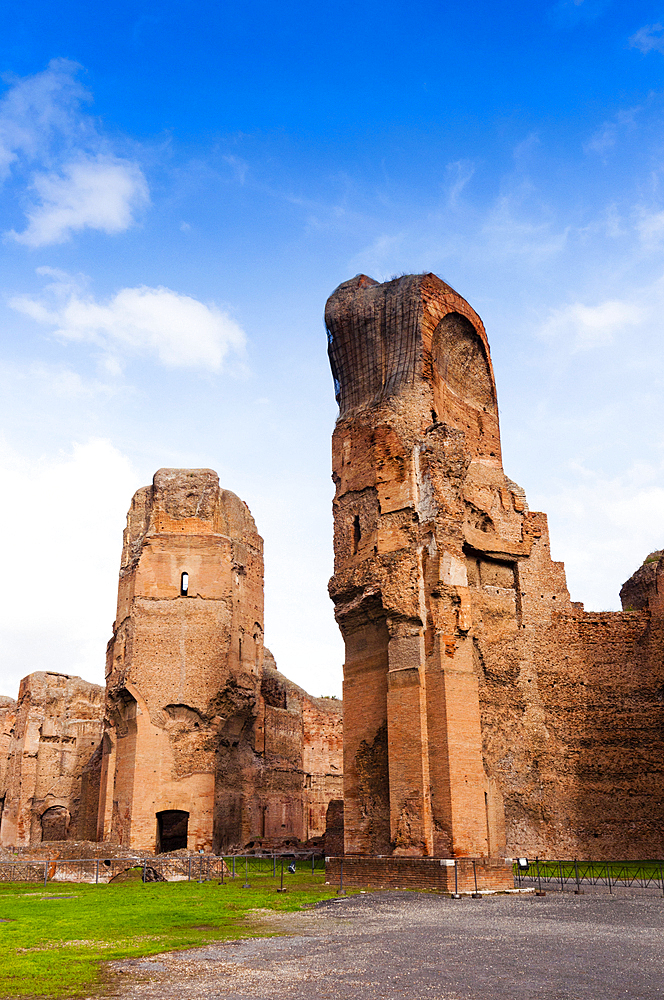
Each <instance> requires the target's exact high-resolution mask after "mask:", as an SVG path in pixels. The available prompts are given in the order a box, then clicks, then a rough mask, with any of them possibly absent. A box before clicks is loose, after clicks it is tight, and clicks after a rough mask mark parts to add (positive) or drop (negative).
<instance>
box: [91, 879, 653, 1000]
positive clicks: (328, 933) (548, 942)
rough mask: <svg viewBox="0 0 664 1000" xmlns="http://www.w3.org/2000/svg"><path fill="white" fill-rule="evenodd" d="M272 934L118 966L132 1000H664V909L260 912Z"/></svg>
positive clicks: (400, 904)
mask: <svg viewBox="0 0 664 1000" xmlns="http://www.w3.org/2000/svg"><path fill="white" fill-rule="evenodd" d="M256 920H257V921H258V922H259V923H260V924H261V925H262V926H264V927H265V932H266V935H270V934H278V935H280V936H276V937H269V936H266V937H264V938H258V939H253V940H249V941H236V942H230V943H223V944H213V945H208V946H206V947H203V948H197V949H195V950H193V951H185V952H174V953H171V954H165V955H157V956H154V957H152V958H149V959H133V960H127V961H122V962H114V963H111V965H110V966H109V974H110V977H111V978H110V985H109V992H108V994H107V995H110V996H112V997H117V998H122V1000H203V998H205V1000H217V998H220V1000H221V998H223V1000H235V998H238V1000H239V998H256V1000H282V998H283V1000H285V998H288V1000H324V998H328V997H330V998H335V1000H360V998H362V1000H374V998H386V1000H397V998H398V1000H403V998H406V1000H522V998H523V1000H526V998H527V1000H531V998H532V1000H535V998H537V1000H586V998H592V1000H617V998H621V997H624V998H629V1000H640V998H655V997H664V899H662V897H661V896H659V895H656V894H654V893H647V892H645V893H644V892H640V891H637V890H619V891H618V892H617V893H616V894H615V895H613V896H611V895H608V894H607V893H606V892H601V891H593V890H589V891H587V892H586V894H585V895H583V896H575V895H573V894H572V893H564V894H561V893H555V894H554V893H548V894H547V896H546V897H545V898H536V897H534V896H494V897H488V898H485V899H482V900H473V899H463V900H460V901H454V900H450V899H448V898H445V897H441V896H434V895H429V894H421V893H408V892H380V893H372V894H367V895H360V896H354V897H348V898H346V899H344V898H342V899H340V900H338V901H337V900H332V901H328V902H326V903H322V904H319V905H318V906H316V907H315V908H313V909H311V910H308V911H305V912H303V913H302V912H301V913H295V914H284V915H275V914H273V913H257V914H256Z"/></svg>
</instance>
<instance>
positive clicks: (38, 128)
mask: <svg viewBox="0 0 664 1000" xmlns="http://www.w3.org/2000/svg"><path fill="white" fill-rule="evenodd" d="M79 70H80V66H78V64H77V63H73V62H70V61H68V60H66V59H55V60H53V61H52V62H51V63H49V67H48V69H47V70H45V71H44V72H43V73H37V74H35V75H34V76H31V77H27V78H25V79H22V80H21V79H18V80H15V81H14V82H13V83H12V85H11V86H10V88H9V89H8V91H7V92H6V93H5V94H4V96H3V97H2V99H0V180H7V179H9V178H11V179H12V180H13V182H14V186H15V188H16V193H17V194H18V196H19V197H20V198H21V199H22V200H23V201H25V200H26V191H30V192H33V193H34V195H36V198H35V201H34V204H32V205H30V204H29V203H28V207H27V209H26V216H27V219H28V225H27V228H26V229H25V230H24V231H23V232H21V233H17V232H15V231H14V230H11V231H10V232H9V233H7V234H6V235H8V236H11V237H13V238H14V239H16V240H17V241H18V242H20V243H23V244H25V245H26V246H30V247H39V246H46V245H49V244H53V243H62V242H64V241H65V240H67V239H69V237H70V236H71V235H72V233H74V232H77V231H80V230H82V229H96V230H100V231H101V232H105V233H109V234H113V233H120V232H123V231H124V230H126V229H127V228H128V227H129V226H130V225H131V224H132V223H133V222H134V217H135V213H136V211H137V210H138V209H140V208H141V207H143V206H144V205H146V204H147V203H148V201H149V197H148V186H147V182H146V180H145V177H144V175H143V172H142V170H141V168H140V166H139V165H138V163H137V162H135V161H134V160H132V159H130V158H127V157H120V156H118V155H116V152H115V151H114V150H113V149H111V147H110V143H109V142H108V140H107V139H106V138H105V137H104V136H103V135H102V134H100V132H99V130H98V128H97V123H96V122H95V119H93V118H92V117H91V116H90V115H88V114H84V113H83V112H82V110H81V105H82V103H83V102H84V101H89V100H91V97H90V94H89V93H88V92H87V91H86V90H85V89H84V88H83V87H82V86H81V84H80V83H79V81H78V80H77V78H76V75H77V73H78V72H79Z"/></svg>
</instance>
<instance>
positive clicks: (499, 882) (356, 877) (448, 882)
mask: <svg viewBox="0 0 664 1000" xmlns="http://www.w3.org/2000/svg"><path fill="white" fill-rule="evenodd" d="M342 864H343V881H344V885H353V886H367V887H380V888H384V887H385V888H386V887H389V888H391V889H432V890H434V891H436V892H454V891H455V879H454V861H451V860H450V859H446V858H400V857H390V858H379V857H375V858H371V857H359V856H357V855H351V854H347V855H346V856H345V857H336V858H335V857H326V858H325V881H326V882H329V883H330V884H331V885H334V884H338V882H339V879H340V876H341V866H342ZM456 871H457V885H458V891H459V892H462V893H468V892H474V891H475V874H476V875H477V888H478V890H479V891H480V892H482V891H493V892H504V891H505V890H506V889H513V888H514V875H513V872H512V864H511V862H506V861H503V860H502V859H499V858H494V859H491V858H476V859H475V869H474V871H473V859H472V858H459V859H457V862H456Z"/></svg>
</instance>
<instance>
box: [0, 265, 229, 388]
mask: <svg viewBox="0 0 664 1000" xmlns="http://www.w3.org/2000/svg"><path fill="white" fill-rule="evenodd" d="M45 270H46V269H42V273H44V271H45ZM46 273H50V272H48V271H46ZM9 304H10V306H11V307H12V308H13V309H16V310H17V311H18V312H21V313H23V314H24V315H26V316H29V317H30V318H31V319H33V320H35V321H36V322H37V323H41V324H43V325H45V326H50V327H52V328H53V331H54V333H55V334H56V335H57V336H59V337H62V338H64V339H66V340H75V341H88V342H90V343H94V344H97V345H99V346H101V347H103V348H104V349H105V350H106V351H108V352H109V353H110V354H111V357H112V356H113V354H115V353H117V352H121V353H123V352H127V351H128V352H139V353H141V352H148V353H154V354H156V355H157V356H158V358H159V360H160V361H161V362H162V364H164V365H168V366H169V367H184V368H208V369H211V370H212V371H218V370H219V369H220V368H221V366H222V363H223V361H224V358H225V357H226V355H227V354H228V353H229V352H230V351H235V352H236V353H241V352H242V350H243V348H244V344H245V335H244V332H243V330H242V328H241V327H240V326H239V325H238V324H237V323H236V322H235V320H233V319H232V318H231V317H230V316H228V314H227V313H225V312H223V311H222V310H221V309H219V308H218V307H217V306H216V305H214V304H210V305H205V304H204V303H202V302H199V301H198V300H197V299H194V298H191V297H190V296H189V295H181V294H179V293H178V292H173V291H171V289H170V288H161V287H160V288H148V287H146V286H144V285H143V286H140V287H139V288H123V289H122V290H121V291H119V292H118V293H117V295H114V296H113V297H112V298H110V299H108V300H107V301H105V302H98V301H96V300H95V299H94V298H93V297H91V296H83V294H82V291H81V289H80V287H78V286H77V284H76V283H74V282H73V281H72V280H71V279H69V280H64V277H63V276H60V275H58V278H57V280H56V281H55V282H54V283H53V284H51V285H49V286H47V287H46V289H45V290H44V292H43V294H42V295H41V297H31V296H28V295H24V296H16V297H15V298H13V299H11V300H10V302H9ZM112 367H113V361H112V360H111V362H110V367H109V365H107V369H109V370H110V369H111V368H112Z"/></svg>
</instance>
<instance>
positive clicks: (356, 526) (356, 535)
mask: <svg viewBox="0 0 664 1000" xmlns="http://www.w3.org/2000/svg"><path fill="white" fill-rule="evenodd" d="M361 537H362V529H361V528H360V515H359V514H356V515H355V518H354V519H353V555H354V556H356V555H357V550H358V548H359V547H360V539H361Z"/></svg>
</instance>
